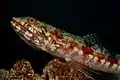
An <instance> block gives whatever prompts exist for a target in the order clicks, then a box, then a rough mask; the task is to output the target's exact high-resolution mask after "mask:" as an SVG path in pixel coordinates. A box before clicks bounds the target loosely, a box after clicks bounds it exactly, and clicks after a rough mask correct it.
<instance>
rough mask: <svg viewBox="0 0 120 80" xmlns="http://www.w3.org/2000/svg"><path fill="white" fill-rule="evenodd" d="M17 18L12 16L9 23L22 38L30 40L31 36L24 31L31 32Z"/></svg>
mask: <svg viewBox="0 0 120 80" xmlns="http://www.w3.org/2000/svg"><path fill="white" fill-rule="evenodd" d="M21 21H22V20H20V19H19V18H15V17H13V18H12V20H11V25H12V27H13V29H14V30H15V32H16V33H17V34H18V35H19V36H20V37H22V38H26V39H27V40H30V39H31V38H32V37H31V36H29V35H28V34H26V32H29V34H32V33H31V32H30V31H29V30H28V29H27V28H25V27H24V24H22V22H21Z"/></svg>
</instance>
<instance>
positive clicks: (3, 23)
mask: <svg viewBox="0 0 120 80" xmlns="http://www.w3.org/2000/svg"><path fill="white" fill-rule="evenodd" d="M0 9H1V11H0V14H1V15H0V16H1V19H0V46H1V48H0V51H1V52H0V68H5V69H9V68H11V67H12V66H13V64H14V63H15V62H16V61H17V60H20V59H26V60H28V61H30V62H31V63H32V66H33V68H34V70H35V71H36V72H38V73H40V71H41V70H42V68H43V67H44V66H45V64H47V62H48V61H49V60H51V59H52V56H51V55H49V54H47V53H45V52H42V51H37V50H35V49H32V48H31V47H29V46H28V45H27V44H26V43H25V42H24V41H22V40H21V39H20V38H19V36H18V35H17V34H16V33H15V32H14V31H13V29H12V27H11V25H10V20H11V18H12V17H26V16H31V17H34V18H36V19H38V20H40V21H44V22H46V23H48V24H51V25H53V26H56V27H57V28H60V29H64V30H65V31H67V32H70V33H73V34H75V35H79V36H83V35H86V34H88V33H96V34H98V35H100V36H101V39H102V40H103V43H104V46H105V47H107V48H108V49H109V50H111V51H112V52H117V53H119V52H120V49H119V44H120V35H119V33H120V32H119V30H120V29H119V26H120V12H119V10H120V8H119V2H115V1H114V2H110V1H100V2H98V1H96V0H78V1H77V0H31V1H30V0H28V1H27V0H8V1H7V0H3V1H2V0H1V2H0Z"/></svg>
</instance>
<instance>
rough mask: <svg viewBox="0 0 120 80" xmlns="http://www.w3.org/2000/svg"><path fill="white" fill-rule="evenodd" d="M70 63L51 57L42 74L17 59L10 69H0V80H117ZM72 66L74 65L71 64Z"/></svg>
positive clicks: (27, 62)
mask: <svg viewBox="0 0 120 80" xmlns="http://www.w3.org/2000/svg"><path fill="white" fill-rule="evenodd" d="M70 66H71V65H70V63H67V62H65V61H63V60H60V59H56V58H55V59H53V60H51V61H50V62H48V64H47V65H45V67H44V69H43V73H42V75H40V74H37V73H35V72H34V70H33V68H32V66H31V63H30V62H29V61H27V60H24V59H23V60H19V61H17V63H15V64H14V65H13V68H11V69H10V70H5V69H0V80H119V79H115V77H113V76H111V75H109V76H107V74H102V75H104V76H105V77H103V76H102V75H99V77H98V78H95V77H96V76H95V75H94V74H90V73H89V71H88V70H86V69H85V68H82V66H81V69H76V68H71V67H70ZM73 66H74V65H73Z"/></svg>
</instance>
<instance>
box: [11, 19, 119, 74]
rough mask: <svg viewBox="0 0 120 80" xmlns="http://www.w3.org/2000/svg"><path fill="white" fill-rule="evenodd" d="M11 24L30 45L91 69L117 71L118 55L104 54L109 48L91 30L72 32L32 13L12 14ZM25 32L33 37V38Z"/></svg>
mask: <svg viewBox="0 0 120 80" xmlns="http://www.w3.org/2000/svg"><path fill="white" fill-rule="evenodd" d="M11 24H12V26H13V28H14V29H15V31H16V32H17V33H19V34H20V35H24V36H28V35H29V36H28V38H29V39H27V38H26V37H24V36H20V35H19V36H20V37H21V38H22V40H24V41H25V42H26V43H27V44H28V45H30V46H35V47H37V48H38V49H40V50H43V51H46V52H48V53H49V54H51V55H53V56H57V57H59V58H63V59H65V60H68V61H79V62H81V63H82V64H83V65H86V66H87V67H88V68H89V67H90V68H91V69H93V70H102V71H105V72H110V73H115V72H116V73H119V72H120V63H118V62H120V61H119V59H117V58H112V57H109V56H108V53H109V52H108V51H107V50H106V49H105V48H104V47H103V46H102V45H101V44H100V41H99V40H98V39H97V37H96V35H95V34H88V35H86V36H83V37H80V36H76V35H74V34H71V33H68V32H65V31H64V30H61V29H58V28H56V27H53V26H51V25H49V24H46V23H44V22H41V21H38V20H37V19H34V18H32V17H20V18H15V17H13V20H12V21H11ZM32 29H34V31H33V30H32ZM24 30H25V31H24ZM28 32H30V33H31V34H32V35H34V36H35V38H34V39H33V38H32V36H31V34H29V33H28ZM36 39H37V40H36ZM53 44H54V45H53ZM87 44H88V45H87ZM73 65H74V64H73ZM77 66H79V64H78V65H77ZM109 70H115V71H114V72H111V71H109Z"/></svg>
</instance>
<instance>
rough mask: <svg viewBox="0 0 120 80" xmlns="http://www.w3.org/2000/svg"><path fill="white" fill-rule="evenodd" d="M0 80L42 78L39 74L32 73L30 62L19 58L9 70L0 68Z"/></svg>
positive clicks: (32, 79)
mask: <svg viewBox="0 0 120 80" xmlns="http://www.w3.org/2000/svg"><path fill="white" fill-rule="evenodd" d="M0 80H42V79H41V77H40V75H38V74H36V73H34V70H33V69H32V67H31V64H30V62H28V61H26V60H20V61H18V62H17V63H16V64H14V66H13V68H11V69H10V70H9V71H8V70H5V69H0Z"/></svg>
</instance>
